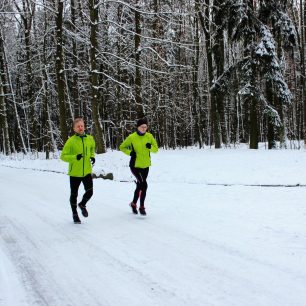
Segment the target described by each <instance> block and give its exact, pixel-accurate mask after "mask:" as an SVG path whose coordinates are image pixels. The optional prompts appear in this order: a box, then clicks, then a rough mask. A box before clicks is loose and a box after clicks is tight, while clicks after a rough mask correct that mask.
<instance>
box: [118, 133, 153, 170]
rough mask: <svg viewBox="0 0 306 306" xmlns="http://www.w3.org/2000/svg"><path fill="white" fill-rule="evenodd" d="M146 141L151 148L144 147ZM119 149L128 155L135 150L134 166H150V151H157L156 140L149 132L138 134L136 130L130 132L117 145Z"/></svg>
mask: <svg viewBox="0 0 306 306" xmlns="http://www.w3.org/2000/svg"><path fill="white" fill-rule="evenodd" d="M146 143H150V144H151V149H148V148H147V147H146ZM119 149H120V151H122V152H123V153H125V154H126V155H130V153H131V152H132V151H135V152H136V160H135V165H130V166H133V167H135V168H147V167H150V166H151V157H150V152H153V153H156V152H157V151H158V146H157V142H156V140H155V139H154V137H153V135H152V134H151V133H148V132H146V133H145V134H144V135H142V136H140V135H138V134H137V132H134V133H132V134H130V135H129V136H128V137H127V138H126V139H125V140H124V141H123V143H122V144H121V145H120V146H119Z"/></svg>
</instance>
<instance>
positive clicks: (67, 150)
mask: <svg viewBox="0 0 306 306" xmlns="http://www.w3.org/2000/svg"><path fill="white" fill-rule="evenodd" d="M61 160H63V161H65V162H67V163H70V162H72V161H74V160H76V155H75V154H74V155H72V154H71V141H70V139H68V140H67V141H66V143H65V145H64V148H63V151H62V154H61Z"/></svg>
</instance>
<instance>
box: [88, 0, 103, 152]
mask: <svg viewBox="0 0 306 306" xmlns="http://www.w3.org/2000/svg"><path fill="white" fill-rule="evenodd" d="M98 3H99V1H98V0H89V1H88V6H89V10H90V45H91V46H90V66H91V67H90V82H91V95H92V96H91V98H92V117H93V121H94V124H95V126H94V128H95V134H96V137H95V140H96V144H97V153H105V142H104V135H103V130H102V127H101V124H100V115H99V108H98V100H99V99H98V96H99V91H98V88H99V79H98V71H97V67H98V65H97V50H98V40H97V31H98V23H99V14H98V13H99V11H98V6H97V4H98Z"/></svg>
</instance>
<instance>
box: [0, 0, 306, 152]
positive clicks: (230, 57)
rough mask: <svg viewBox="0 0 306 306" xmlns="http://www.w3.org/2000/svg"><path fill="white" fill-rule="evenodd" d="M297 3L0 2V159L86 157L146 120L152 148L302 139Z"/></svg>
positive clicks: (305, 91)
mask: <svg viewBox="0 0 306 306" xmlns="http://www.w3.org/2000/svg"><path fill="white" fill-rule="evenodd" d="M305 22H306V0H186V1H179V0H164V1H162V0H129V1H128V0H122V1H121V0H2V1H1V4H0V152H2V153H3V154H5V155H11V154H12V153H15V152H24V153H25V154H28V153H30V152H46V156H47V157H48V156H49V153H50V152H56V151H58V150H60V149H61V148H62V147H63V144H64V143H65V141H66V140H67V139H68V137H69V136H70V135H71V134H72V129H71V125H72V122H73V120H74V118H76V117H83V118H84V119H85V122H86V128H87V131H88V133H91V134H92V135H94V137H95V140H96V145H97V147H96V150H97V153H104V152H105V151H106V150H107V149H108V148H111V149H117V148H118V146H119V145H120V143H121V142H122V140H123V139H124V138H125V137H126V136H127V135H128V133H130V132H132V131H133V130H134V129H135V120H137V119H138V118H141V117H147V118H148V120H149V129H150V131H151V133H152V134H153V135H154V136H155V138H156V139H157V141H158V144H159V146H160V147H163V148H165V149H168V148H182V147H187V146H197V147H199V148H204V147H206V146H209V147H214V148H216V149H218V148H222V147H231V146H235V145H239V144H240V143H246V144H248V146H249V148H250V149H257V148H258V144H259V143H261V142H265V143H266V144H267V148H268V149H274V148H295V149H299V146H300V144H301V143H302V142H304V141H305V140H306V124H305V118H306V104H305V103H306V97H305V95H306V86H305V55H306V53H305V47H306V45H305V43H306V26H305Z"/></svg>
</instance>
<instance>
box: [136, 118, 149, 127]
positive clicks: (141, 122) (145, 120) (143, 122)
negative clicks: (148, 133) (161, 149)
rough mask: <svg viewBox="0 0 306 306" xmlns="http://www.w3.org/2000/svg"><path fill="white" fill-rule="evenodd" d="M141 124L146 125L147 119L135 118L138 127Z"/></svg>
mask: <svg viewBox="0 0 306 306" xmlns="http://www.w3.org/2000/svg"><path fill="white" fill-rule="evenodd" d="M143 124H146V125H148V119H147V118H140V119H138V120H137V124H136V125H137V127H139V126H141V125H143Z"/></svg>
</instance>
